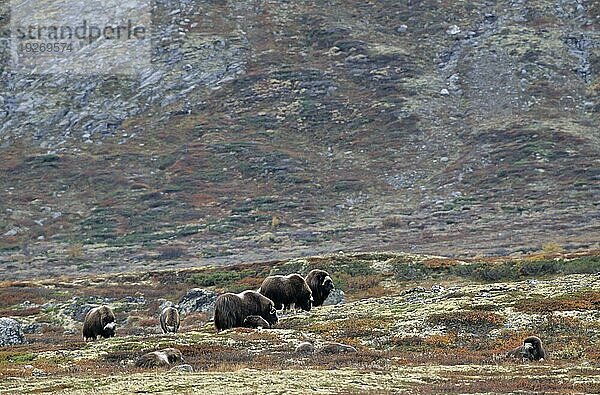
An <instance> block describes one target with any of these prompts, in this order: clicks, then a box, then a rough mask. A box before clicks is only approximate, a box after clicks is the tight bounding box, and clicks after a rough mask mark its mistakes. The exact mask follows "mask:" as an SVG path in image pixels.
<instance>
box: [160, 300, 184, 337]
mask: <svg viewBox="0 0 600 395" xmlns="http://www.w3.org/2000/svg"><path fill="white" fill-rule="evenodd" d="M159 319H160V327H161V328H162V331H163V333H177V331H178V330H179V323H180V321H179V311H177V309H176V308H175V307H172V306H168V307H165V308H164V309H163V311H161V312H160V317H159Z"/></svg>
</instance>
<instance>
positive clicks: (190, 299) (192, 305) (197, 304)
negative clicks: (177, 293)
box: [179, 288, 218, 314]
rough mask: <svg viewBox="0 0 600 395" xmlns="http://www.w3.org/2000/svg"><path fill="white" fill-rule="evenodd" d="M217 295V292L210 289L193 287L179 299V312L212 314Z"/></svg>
mask: <svg viewBox="0 0 600 395" xmlns="http://www.w3.org/2000/svg"><path fill="white" fill-rule="evenodd" d="M217 296H218V295H217V293H216V292H214V291H211V290H209V289H202V288H192V289H190V290H189V291H188V292H187V293H186V294H185V295H183V297H182V298H181V300H180V301H179V312H180V313H184V314H188V313H210V314H212V313H213V312H214V310H215V300H217Z"/></svg>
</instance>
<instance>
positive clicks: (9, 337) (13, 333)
mask: <svg viewBox="0 0 600 395" xmlns="http://www.w3.org/2000/svg"><path fill="white" fill-rule="evenodd" d="M25 342H26V340H25V335H24V334H23V330H22V329H21V324H20V323H19V322H18V321H16V320H13V319H12V318H0V346H14V345H17V344H23V343H25Z"/></svg>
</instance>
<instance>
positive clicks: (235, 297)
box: [215, 291, 277, 331]
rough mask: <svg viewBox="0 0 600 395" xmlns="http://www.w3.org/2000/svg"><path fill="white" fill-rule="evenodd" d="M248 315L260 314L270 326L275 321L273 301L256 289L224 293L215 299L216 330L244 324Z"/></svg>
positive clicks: (275, 312)
mask: <svg viewBox="0 0 600 395" xmlns="http://www.w3.org/2000/svg"><path fill="white" fill-rule="evenodd" d="M250 315H259V316H261V317H262V318H264V319H265V321H267V323H268V324H269V325H270V326H273V325H275V324H276V323H277V311H275V307H274V305H273V301H272V300H271V299H269V298H267V297H266V296H263V295H261V294H260V293H258V292H256V291H244V292H242V293H239V294H233V293H226V294H223V295H220V296H219V297H218V298H217V300H216V301H215V327H216V328H217V331H222V330H225V329H229V328H234V327H241V326H244V320H245V319H246V318H247V317H248V316H250Z"/></svg>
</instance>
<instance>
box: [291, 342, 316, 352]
mask: <svg viewBox="0 0 600 395" xmlns="http://www.w3.org/2000/svg"><path fill="white" fill-rule="evenodd" d="M294 352H295V353H296V354H312V353H314V352H315V346H314V345H313V344H312V343H309V342H302V343H300V344H298V346H296V349H295V350H294Z"/></svg>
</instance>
